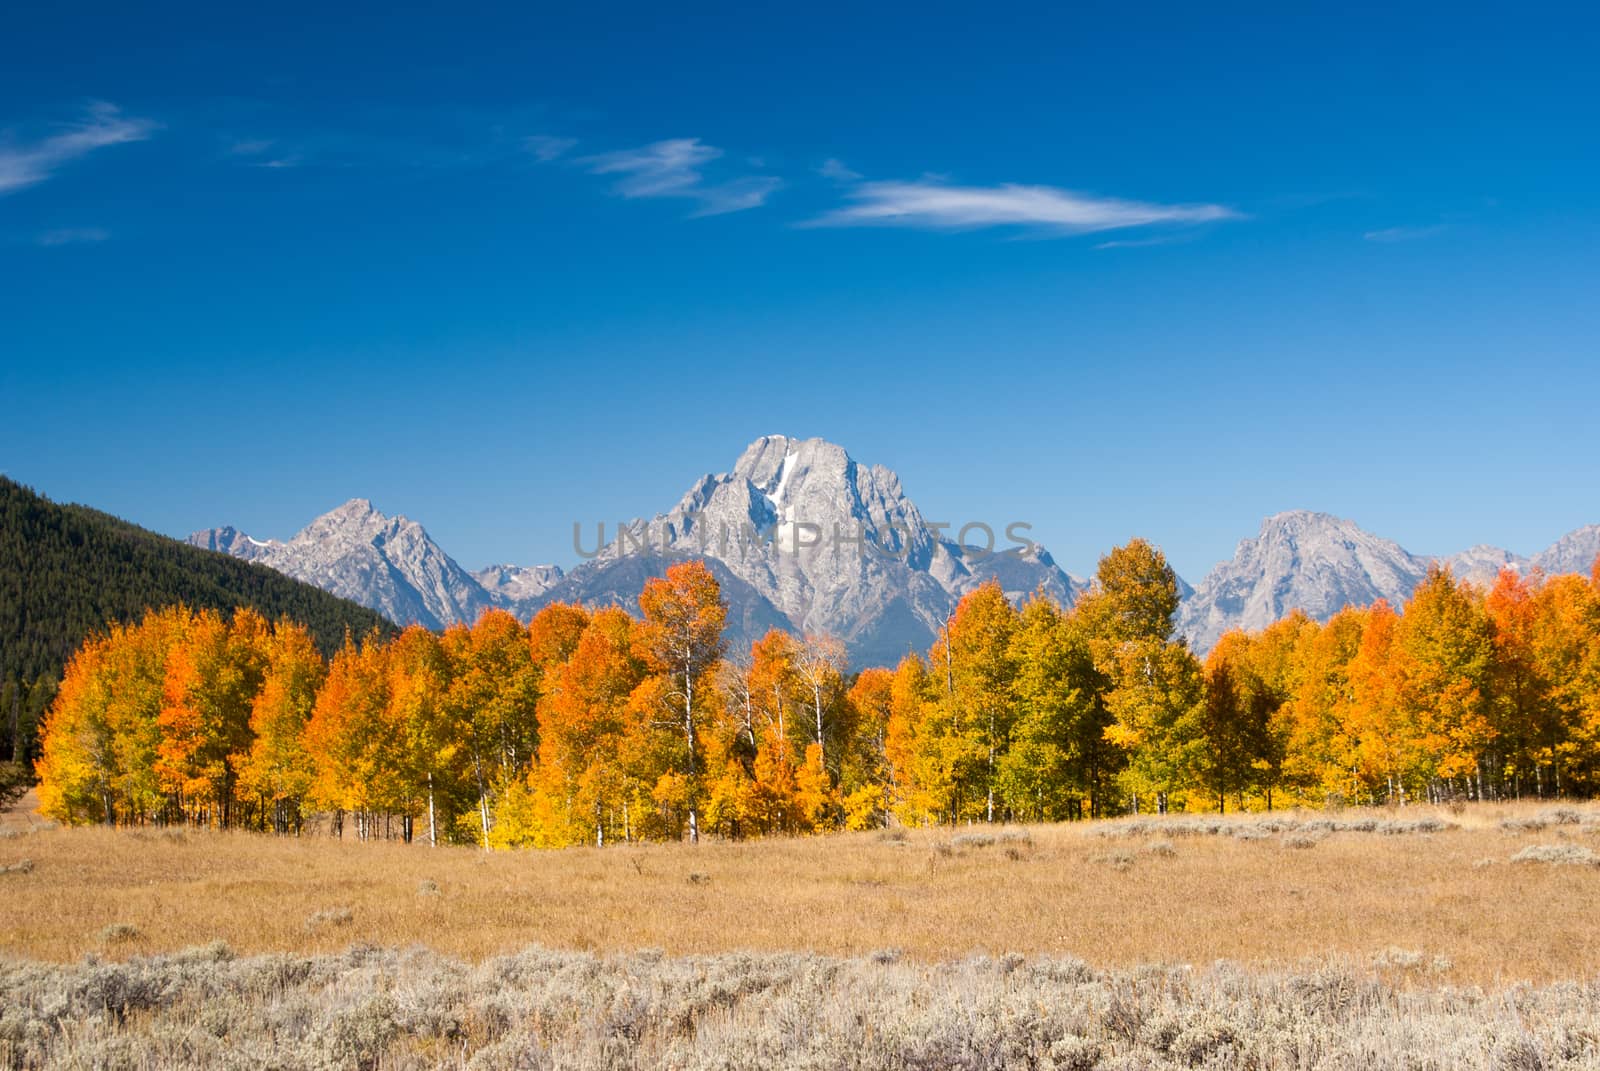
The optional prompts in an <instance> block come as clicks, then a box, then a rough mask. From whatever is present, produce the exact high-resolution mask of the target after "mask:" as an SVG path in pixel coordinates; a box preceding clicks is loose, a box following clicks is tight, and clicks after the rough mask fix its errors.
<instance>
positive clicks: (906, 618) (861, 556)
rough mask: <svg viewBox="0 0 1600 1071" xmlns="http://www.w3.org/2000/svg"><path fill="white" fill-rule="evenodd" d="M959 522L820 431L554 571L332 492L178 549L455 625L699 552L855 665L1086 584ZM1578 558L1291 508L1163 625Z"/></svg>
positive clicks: (1211, 631) (767, 611)
mask: <svg viewBox="0 0 1600 1071" xmlns="http://www.w3.org/2000/svg"><path fill="white" fill-rule="evenodd" d="M971 534H972V530H970V529H969V530H968V532H967V533H962V534H961V535H960V536H958V538H956V539H951V538H948V537H947V536H946V534H945V533H944V532H943V531H942V530H936V529H935V528H933V527H931V526H930V525H929V524H928V523H927V522H926V520H925V519H924V517H923V515H922V513H921V512H920V511H919V510H918V509H917V507H916V505H915V503H913V502H912V500H911V499H910V498H909V497H908V496H907V495H906V493H905V491H904V489H903V488H902V487H901V484H900V479H899V477H898V476H897V475H896V474H895V473H894V472H892V471H890V470H889V469H887V468H884V467H883V466H881V465H873V466H863V465H860V464H858V463H857V462H856V461H855V460H854V459H853V458H851V457H850V455H849V454H848V453H847V452H846V451H845V450H844V448H843V447H840V446H838V445H836V444H834V443H830V442H827V441H825V440H822V439H793V438H789V437H786V436H782V435H772V436H765V437H763V438H760V439H757V440H756V441H755V442H753V443H751V444H750V445H749V446H748V447H747V448H746V449H745V451H744V453H743V454H741V455H740V457H739V458H738V460H737V461H736V462H735V463H734V465H733V467H732V468H731V469H730V470H729V471H727V472H724V473H719V474H715V475H711V474H708V475H706V476H703V477H701V478H700V479H699V480H697V481H696V482H695V483H694V485H693V486H692V487H690V488H689V490H688V491H687V492H686V493H685V494H684V495H683V497H682V498H681V499H680V500H679V501H678V503H677V504H676V505H675V506H674V507H672V508H671V509H670V510H668V511H666V512H664V513H658V514H656V515H655V516H653V517H651V518H649V519H648V520H645V519H635V520H634V521H632V522H630V523H628V524H626V525H619V526H617V528H616V529H613V530H609V531H607V530H601V531H596V532H594V533H593V534H591V535H587V536H585V538H587V539H590V540H592V544H591V545H590V546H589V547H587V548H586V552H589V553H591V554H592V556H591V557H588V558H587V559H586V560H584V561H583V562H581V563H580V564H579V565H577V566H575V567H574V568H572V569H571V570H570V571H568V572H563V571H562V570H561V569H560V568H558V567H556V566H554V565H533V566H517V565H493V566H489V567H487V568H485V569H480V570H478V571H476V572H468V571H467V570H465V569H463V568H462V567H461V566H460V565H458V564H457V563H456V562H455V560H454V559H452V558H451V557H450V556H449V555H448V554H447V553H445V551H444V550H443V549H442V548H441V547H439V545H438V544H436V543H435V542H434V541H433V540H432V539H431V538H430V537H429V536H428V533H427V532H426V530H424V529H423V527H422V526H421V525H420V524H418V523H417V522H415V521H412V520H410V519H408V518H406V517H404V516H394V517H390V516H386V515H384V514H383V513H381V512H379V511H378V510H377V509H375V508H374V507H373V505H372V503H371V502H369V501H367V500H366V499H352V500H351V501H349V502H346V503H345V504H344V505H342V506H340V507H338V508H337V509H335V510H333V511H331V512H329V513H326V514H324V515H323V516H321V517H318V518H317V519H316V520H314V521H312V522H311V524H309V525H307V526H306V528H305V529H303V530H302V531H301V532H299V533H298V534H297V535H295V536H294V537H293V538H291V539H289V540H287V541H282V542H280V541H278V540H275V539H257V538H254V537H252V536H249V535H246V534H245V533H243V532H240V531H238V530H237V529H235V528H232V527H221V528H212V529H207V530H205V531H201V532H196V533H194V534H193V535H191V536H190V537H189V542H190V543H192V544H194V545H196V546H200V547H205V548H207V549H210V550H217V551H222V552H224V553H227V554H230V555H233V556H235V557H239V558H244V559H247V560H249V561H254V562H259V563H261V564H264V565H268V566H271V567H272V568H274V569H276V570H278V571H280V572H282V573H285V574H287V575H289V576H291V577H294V578H296V579H298V580H303V581H306V582H308V583H311V584H315V585H316V586H318V587H321V588H323V589H325V590H327V591H330V592H332V593H334V594H336V595H339V596H342V597H344V598H348V599H351V600H353V601H356V602H359V603H362V604H363V605H366V606H369V607H371V608H373V609H375V610H377V611H379V612H380V613H382V614H383V615H384V616H386V617H388V618H389V619H390V620H392V621H395V622H397V623H400V624H409V623H412V622H417V623H421V624H423V625H426V626H428V627H430V628H440V627H443V626H445V625H448V624H451V623H453V622H457V621H466V622H470V621H473V620H475V619H476V618H477V616H478V615H479V614H481V613H482V612H483V611H484V610H485V609H487V608H489V607H501V608H504V609H506V610H509V611H510V612H512V613H514V614H516V615H517V616H519V617H522V618H524V619H526V618H528V617H531V616H532V615H533V614H534V613H536V612H537V611H538V609H539V608H540V607H541V606H544V605H546V604H548V603H550V602H554V601H557V600H560V601H567V602H578V603H585V604H615V605H621V606H625V607H628V608H629V609H636V608H637V599H638V595H639V591H640V589H641V587H642V586H643V584H644V581H645V579H646V578H648V577H650V576H657V575H660V574H661V572H662V571H663V570H664V569H665V568H666V566H667V565H668V564H669V563H670V562H671V561H673V560H676V559H680V558H683V557H691V556H692V557H699V558H703V559H705V561H706V562H707V564H708V565H709V566H710V568H711V569H712V571H713V572H714V573H715V574H716V575H717V578H718V580H719V581H720V582H721V584H722V588H723V593H724V595H725V596H726V598H727V600H728V603H729V606H730V614H729V627H730V633H731V642H732V643H733V644H734V645H735V647H737V646H739V645H742V644H744V643H746V642H748V641H749V640H750V639H753V638H755V637H757V636H759V635H761V634H762V633H764V632H765V631H766V630H767V629H768V628H772V627H778V628H784V629H788V630H791V631H795V632H824V633H830V634H832V635H836V636H838V637H840V638H841V639H843V640H844V641H845V643H846V644H847V645H848V647H849V649H850V652H851V657H852V660H853V661H854V662H855V663H857V664H859V665H868V664H890V663H893V662H895V661H897V660H898V659H899V658H900V657H901V656H902V655H903V654H905V653H906V652H907V651H908V650H920V649H923V648H925V647H926V646H927V645H928V643H929V642H930V641H931V640H932V639H933V637H934V635H935V634H936V633H937V631H938V630H939V628H940V627H941V626H942V625H943V623H944V621H945V620H946V618H947V617H948V615H949V614H950V612H951V610H952V609H953V607H954V606H955V603H956V602H957V601H959V599H960V598H961V596H962V595H964V594H965V593H966V592H968V591H970V590H972V589H973V588H975V587H977V586H978V585H980V584H983V583H985V582H987V581H989V580H996V581H998V582H999V583H1000V585H1001V587H1002V588H1003V589H1004V590H1005V591H1006V593H1007V594H1008V595H1009V596H1011V597H1012V598H1014V599H1020V598H1022V597H1024V596H1026V595H1027V594H1029V593H1031V592H1034V591H1038V590H1041V589H1042V590H1044V591H1045V592H1046V593H1047V594H1049V595H1050V596H1052V597H1053V598H1055V599H1057V600H1059V601H1061V602H1063V603H1070V602H1071V601H1072V600H1073V599H1075V598H1076V597H1077V595H1078V594H1079V592H1081V591H1082V590H1084V588H1085V586H1086V585H1085V582H1084V581H1083V580H1082V579H1080V578H1078V577H1075V576H1073V575H1071V574H1069V573H1067V572H1066V571H1064V570H1063V569H1061V567H1060V566H1058V565H1057V564H1056V562H1055V560H1054V559H1053V558H1051V556H1050V554H1049V552H1048V551H1046V550H1045V549H1044V548H1043V547H1040V546H1038V545H1037V544H1033V543H1030V542H1028V541H1027V540H1026V539H1025V538H1022V536H1021V534H1020V533H1019V534H1018V536H1017V537H1016V538H1010V537H1009V535H1008V534H1005V533H987V534H985V536H984V538H983V539H982V540H981V541H978V540H975V539H969V538H967V537H969V536H971ZM1596 555H1600V525H1589V526H1587V527H1584V528H1580V529H1577V530H1576V531H1574V532H1571V533H1569V534H1568V535H1566V536H1564V537H1562V538H1561V539H1560V540H1558V541H1557V542H1556V543H1554V544H1553V545H1551V546H1550V547H1548V548H1546V549H1545V550H1543V551H1541V552H1540V553H1538V554H1535V555H1533V556H1532V557H1526V558H1525V557H1522V556H1519V555H1516V554H1513V553H1511V552H1510V551H1506V550H1502V549H1500V548H1497V547H1489V546H1476V547H1472V548H1470V549H1468V550H1465V551H1462V552H1460V553H1459V554H1454V555H1449V556H1446V557H1442V558H1437V559H1435V558H1432V557H1429V556H1421V555H1416V554H1413V553H1411V552H1410V551H1407V550H1406V549H1405V548H1403V547H1401V546H1400V545H1399V544H1397V543H1395V542H1393V541H1391V540H1387V539H1383V538H1380V537H1378V536H1375V535H1373V534H1371V533H1369V532H1366V531H1364V530H1363V529H1361V528H1360V527H1358V526H1357V525H1356V524H1354V523H1353V522H1351V521H1348V520H1343V519H1341V518H1338V517H1334V516H1332V515H1329V514H1326V513H1314V512H1310V511H1305V510H1297V511H1290V512H1286V513H1279V514H1276V515H1274V516H1272V517H1268V518H1267V519H1266V520H1265V521H1263V522H1262V526H1261V530H1260V532H1259V533H1258V534H1257V535H1256V537H1255V538H1253V539H1245V540H1242V541H1241V542H1240V543H1239V545H1238V548H1237V550H1236V552H1235V554H1234V556H1233V558H1232V559H1230V560H1228V561H1225V562H1221V563H1219V564H1218V565H1217V566H1216V567H1215V568H1213V569H1212V570H1211V572H1210V573H1209V574H1207V575H1206V577H1205V578H1204V579H1203V580H1201V581H1200V583H1199V584H1197V585H1195V586H1194V587H1193V588H1191V587H1190V586H1189V585H1188V584H1187V583H1184V582H1182V581H1181V580H1180V587H1181V590H1182V593H1183V596H1184V598H1183V602H1182V604H1181V606H1180V608H1179V612H1178V619H1177V629H1178V632H1179V634H1181V635H1184V636H1186V637H1188V639H1189V641H1190V643H1191V645H1192V646H1194V647H1195V648H1196V649H1197V650H1199V651H1205V650H1208V649H1209V648H1210V647H1211V646H1212V644H1214V643H1215V642H1216V640H1217V637H1219V636H1220V635H1221V634H1222V633H1223V632H1224V631H1226V630H1227V629H1229V628H1234V627H1244V628H1250V629H1255V628H1261V627H1263V626H1265V625H1267V624H1270V623H1271V622H1272V621H1275V620H1277V619H1278V618H1280V617H1282V616H1283V615H1284V614H1286V613H1288V612H1289V611H1291V610H1294V609H1299V610H1303V611H1304V612H1306V613H1307V614H1308V615H1310V616H1311V617H1313V618H1316V619H1318V620H1326V619H1327V618H1328V617H1330V616H1332V615H1333V614H1334V613H1337V612H1338V611H1339V610H1340V609H1341V608H1342V607H1344V606H1347V605H1358V606H1359V605H1367V604H1369V603H1372V602H1374V601H1376V600H1378V599H1380V598H1381V599H1387V600H1388V601H1390V602H1391V603H1395V604H1398V603H1401V602H1403V601H1404V600H1405V599H1406V598H1407V597H1408V596H1409V595H1410V593H1411V591H1412V589H1413V588H1414V587H1415V586H1416V584H1417V581H1419V580H1420V579H1421V578H1422V577H1423V576H1424V575H1425V573H1426V572H1427V568H1428V565H1429V563H1430V562H1431V561H1434V560H1438V561H1440V562H1442V563H1443V564H1445V565H1447V566H1449V567H1450V568H1451V570H1452V571H1453V572H1455V573H1456V575H1458V576H1464V577H1466V578H1467V579H1470V580H1472V581H1474V582H1478V583H1488V582H1492V580H1493V579H1494V577H1495V575H1496V574H1497V573H1498V572H1499V570H1500V569H1501V568H1502V567H1505V566H1510V567H1511V568H1513V569H1516V570H1517V571H1519V572H1521V571H1525V570H1528V569H1531V568H1539V569H1542V570H1544V571H1545V572H1546V573H1558V572H1587V571H1588V569H1589V568H1590V566H1591V564H1592V563H1593V562H1594V560H1595V557H1596Z"/></svg>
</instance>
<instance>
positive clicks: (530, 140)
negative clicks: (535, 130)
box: [522, 134, 578, 164]
mask: <svg viewBox="0 0 1600 1071" xmlns="http://www.w3.org/2000/svg"><path fill="white" fill-rule="evenodd" d="M522 144H523V147H524V148H526V149H527V150H528V151H529V152H531V153H533V158H534V159H535V160H538V161H539V162H540V163H541V164H547V163H549V162H550V161H551V160H556V159H559V158H560V157H562V156H565V155H566V154H567V153H568V152H570V151H571V150H572V148H573V146H575V145H577V144H578V139H577V138H556V137H551V136H550V135H549V134H534V135H532V136H531V137H526V138H523V139H522Z"/></svg>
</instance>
